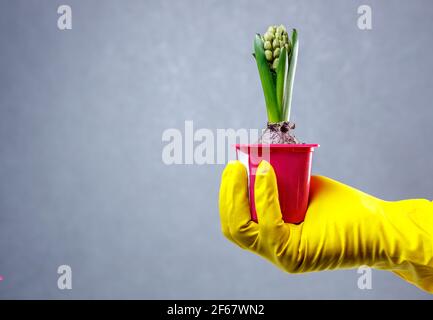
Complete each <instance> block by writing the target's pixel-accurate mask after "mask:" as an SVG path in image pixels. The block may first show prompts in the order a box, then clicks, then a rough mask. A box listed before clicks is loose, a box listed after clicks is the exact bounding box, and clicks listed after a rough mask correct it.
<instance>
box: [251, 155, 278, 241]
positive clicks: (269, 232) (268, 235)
mask: <svg viewBox="0 0 433 320" xmlns="http://www.w3.org/2000/svg"><path fill="white" fill-rule="evenodd" d="M254 194H255V204H256V211H257V219H258V225H259V229H260V235H261V236H263V238H264V239H268V240H271V241H272V240H276V239H278V238H279V237H280V236H281V235H282V234H285V232H281V231H283V230H281V228H285V224H284V221H283V217H282V214H281V209H280V203H279V200H278V187H277V178H276V176H275V172H274V169H273V168H272V166H271V165H270V164H269V162H267V161H265V160H263V161H261V162H260V164H259V166H258V168H257V173H256V180H255V186H254ZM279 240H281V239H279Z"/></svg>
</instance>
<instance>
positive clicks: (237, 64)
mask: <svg viewBox="0 0 433 320" xmlns="http://www.w3.org/2000/svg"><path fill="white" fill-rule="evenodd" d="M65 3H66V4H69V5H71V7H72V18H73V29H72V30H70V31H59V30H58V29H57V18H58V15H57V7H58V5H60V4H65ZM361 4H369V5H371V6H372V10H373V30H371V31H361V30H359V29H358V28H357V18H358V14H357V8H358V6H359V5H361ZM432 17H433V2H432V1H428V0H425V1H420V0H417V1H408V0H405V1H392V2H391V1H367V0H365V1H364V0H362V1H361V0H360V1H347V0H338V1H337V0H334V1H311V0H309V1H305V0H299V1H246V0H242V1H241V0H237V1H230V2H229V1H199V0H195V1H131V0H128V1H114V0H110V1H72V0H67V1H16V0H2V1H1V2H0V41H1V43H0V275H2V276H3V277H4V278H5V279H4V280H3V281H2V282H0V297H1V298H170V299H171V298H173V299H180V298H257V299H262V298H299V299H303V298H349V299H351V298H361V299H363V298H431V296H429V295H427V294H426V293H424V292H422V291H420V290H419V289H417V288H415V287H413V286H411V285H409V284H407V283H405V282H404V281H402V280H400V279H399V278H397V277H395V276H393V275H392V274H390V273H387V272H380V271H374V272H373V290H365V291H362V290H359V289H358V288H357V284H356V283H357V279H358V276H359V275H358V274H357V273H356V270H346V271H333V272H323V273H314V274H304V275H288V274H285V273H282V272H281V271H279V270H277V269H276V268H275V267H274V266H272V265H271V264H269V263H268V262H266V261H264V260H262V259H261V258H259V257H256V256H254V255H253V254H251V253H248V252H245V251H242V250H240V249H239V248H237V247H236V246H234V245H232V244H231V243H230V242H228V241H226V240H225V239H224V238H223V236H222V234H221V233H220V224H219V216H218V208H217V198H218V188H219V180H220V174H221V171H222V169H223V166H222V165H203V166H198V165H189V166H188V165H173V166H166V165H164V164H163V162H162V160H161V152H162V148H163V146H164V145H165V143H163V142H162V141H161V136H162V132H163V131H164V130H165V129H167V128H179V129H181V130H183V126H184V121H185V120H193V121H194V126H195V128H196V129H198V128H201V127H205V128H210V129H212V130H215V129H217V128H236V129H238V128H261V127H263V125H264V122H265V120H266V118H265V116H266V114H265V108H264V103H263V93H262V91H261V87H260V83H259V78H258V73H257V70H256V66H255V63H254V60H253V59H252V57H251V51H252V40H253V35H254V33H255V32H263V30H265V29H266V27H267V25H269V24H273V23H284V24H285V25H288V26H289V27H297V28H298V29H299V34H300V41H301V47H300V58H299V65H298V73H297V78H296V84H295V97H294V102H293V113H292V115H293V120H294V121H295V122H296V123H297V125H298V127H297V130H296V131H297V136H298V137H300V138H301V139H302V140H303V141H307V142H317V143H320V144H321V148H320V149H319V150H318V151H317V152H316V153H315V160H314V169H313V170H314V172H315V173H320V174H323V175H327V176H330V177H333V178H335V179H338V180H341V181H343V182H345V183H347V184H350V185H353V186H355V187H357V188H360V189H362V190H364V191H366V192H369V193H371V194H374V195H376V196H379V197H382V198H384V199H389V200H392V199H402V198H411V197H422V198H429V199H431V198H433V191H432V190H433V179H431V172H432V169H433V163H432V160H431V159H432V156H433V148H432V143H431V137H432V136H433V127H432V118H433V108H432V100H433V90H432V87H433V77H432V74H433V60H432V59H431V55H432V52H433V39H432V30H433V19H432ZM61 264H68V265H70V266H71V267H72V271H73V289H72V290H70V291H67V290H65V291H60V290H59V289H57V273H56V271H57V267H58V266H59V265H61Z"/></svg>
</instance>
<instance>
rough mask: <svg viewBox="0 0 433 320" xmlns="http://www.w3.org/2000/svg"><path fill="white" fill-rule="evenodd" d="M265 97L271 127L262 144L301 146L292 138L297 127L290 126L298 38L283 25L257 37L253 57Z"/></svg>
mask: <svg viewBox="0 0 433 320" xmlns="http://www.w3.org/2000/svg"><path fill="white" fill-rule="evenodd" d="M253 55H254V57H255V59H256V62H257V68H258V70H259V75H260V80H261V83H262V87H263V93H264V96H265V102H266V110H267V115H268V126H267V128H266V130H265V131H264V133H263V135H262V137H261V142H263V143H298V141H297V140H296V138H295V137H294V136H293V135H291V134H290V129H294V124H293V123H290V122H289V119H290V109H291V103H292V96H293V82H294V78H295V72H296V63H297V58H298V34H297V31H296V29H293V31H292V34H291V36H290V37H289V34H288V33H287V31H286V28H285V27H284V26H283V25H280V26H270V27H269V28H268V30H267V31H266V33H265V34H264V35H263V36H262V35H260V34H256V36H255V38H254V53H253Z"/></svg>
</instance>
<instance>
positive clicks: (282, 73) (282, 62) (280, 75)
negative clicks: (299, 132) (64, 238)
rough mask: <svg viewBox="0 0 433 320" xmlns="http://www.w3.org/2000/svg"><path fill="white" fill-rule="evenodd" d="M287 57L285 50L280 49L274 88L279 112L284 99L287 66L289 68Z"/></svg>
mask: <svg viewBox="0 0 433 320" xmlns="http://www.w3.org/2000/svg"><path fill="white" fill-rule="evenodd" d="M288 60H289V57H288V55H287V50H286V48H283V49H281V53H280V57H279V62H278V66H277V70H276V72H277V86H276V90H277V91H276V92H277V102H278V107H279V108H280V110H281V111H280V112H281V113H282V112H283V98H284V89H285V82H286V79H287V72H288V69H289V68H288V66H289V61H288Z"/></svg>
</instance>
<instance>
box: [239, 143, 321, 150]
mask: <svg viewBox="0 0 433 320" xmlns="http://www.w3.org/2000/svg"><path fill="white" fill-rule="evenodd" d="M234 146H235V148H236V149H241V148H271V149H272V148H319V147H320V145H319V144H317V143H297V144H283V143H271V144H265V143H251V144H245V143H237V144H234Z"/></svg>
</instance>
